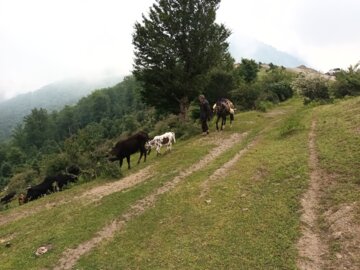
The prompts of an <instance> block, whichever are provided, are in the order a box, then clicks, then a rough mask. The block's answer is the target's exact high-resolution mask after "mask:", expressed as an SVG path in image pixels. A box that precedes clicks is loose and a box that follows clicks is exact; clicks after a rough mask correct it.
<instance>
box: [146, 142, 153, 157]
mask: <svg viewBox="0 0 360 270" xmlns="http://www.w3.org/2000/svg"><path fill="white" fill-rule="evenodd" d="M151 143H152V141H147V142H146V143H145V150H146V154H148V155H149V154H150V152H151V146H152V144H151Z"/></svg>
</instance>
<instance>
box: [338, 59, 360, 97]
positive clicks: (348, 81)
mask: <svg viewBox="0 0 360 270" xmlns="http://www.w3.org/2000/svg"><path fill="white" fill-rule="evenodd" d="M335 76H336V81H335V82H334V84H333V86H332V92H333V94H334V96H335V97H337V98H342V97H345V96H358V95H360V68H359V64H357V65H355V66H350V67H349V69H348V70H347V71H345V70H341V71H340V72H338V73H336V75H335Z"/></svg>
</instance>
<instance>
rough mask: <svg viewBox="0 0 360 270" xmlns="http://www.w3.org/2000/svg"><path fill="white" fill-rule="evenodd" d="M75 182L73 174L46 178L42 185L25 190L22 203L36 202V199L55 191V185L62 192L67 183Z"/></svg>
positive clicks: (75, 178) (75, 177)
mask: <svg viewBox="0 0 360 270" xmlns="http://www.w3.org/2000/svg"><path fill="white" fill-rule="evenodd" d="M76 180H77V176H76V175H74V174H63V173H60V174H57V175H51V176H46V177H45V179H44V180H43V182H42V183H40V184H38V185H36V186H33V187H30V188H29V189H28V190H27V194H26V197H25V200H24V202H28V201H32V200H36V199H37V198H39V197H41V196H43V195H45V194H47V193H52V192H54V191H56V190H55V183H56V184H57V186H58V188H59V189H60V190H62V188H63V187H64V186H66V185H67V184H68V183H69V182H75V181H76Z"/></svg>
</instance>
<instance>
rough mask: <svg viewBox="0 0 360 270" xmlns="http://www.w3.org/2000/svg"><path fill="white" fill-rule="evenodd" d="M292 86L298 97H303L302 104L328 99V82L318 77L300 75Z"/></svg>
mask: <svg viewBox="0 0 360 270" xmlns="http://www.w3.org/2000/svg"><path fill="white" fill-rule="evenodd" d="M292 85H293V87H294V89H296V91H297V92H298V93H299V94H300V95H302V96H304V104H307V103H309V102H311V101H323V100H325V101H326V100H329V99H330V95H329V81H328V80H327V79H324V78H322V77H320V76H313V77H306V76H305V75H304V74H301V73H300V74H299V76H298V77H297V78H296V79H295V80H294V82H293V84H292Z"/></svg>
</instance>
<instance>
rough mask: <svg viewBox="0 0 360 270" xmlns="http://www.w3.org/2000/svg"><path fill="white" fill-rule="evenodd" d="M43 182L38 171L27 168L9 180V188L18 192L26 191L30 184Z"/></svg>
mask: <svg viewBox="0 0 360 270" xmlns="http://www.w3.org/2000/svg"><path fill="white" fill-rule="evenodd" d="M39 182H41V181H40V179H39V177H38V175H37V173H36V172H35V171H34V170H32V169H26V170H24V171H23V172H21V173H17V174H15V175H14V176H13V177H12V178H11V179H10V182H9V185H8V189H9V190H14V191H17V192H24V191H25V189H26V187H27V186H28V185H34V184H37V183H39Z"/></svg>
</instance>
